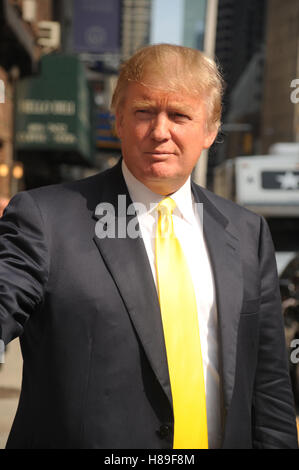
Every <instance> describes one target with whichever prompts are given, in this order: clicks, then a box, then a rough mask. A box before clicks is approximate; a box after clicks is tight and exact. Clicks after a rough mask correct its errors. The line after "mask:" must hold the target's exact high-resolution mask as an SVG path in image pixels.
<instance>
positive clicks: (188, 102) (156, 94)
mask: <svg viewBox="0 0 299 470" xmlns="http://www.w3.org/2000/svg"><path fill="white" fill-rule="evenodd" d="M202 102H203V101H202V99H201V98H200V97H199V96H198V95H195V94H189V93H186V92H185V91H183V90H178V91H176V92H174V91H169V90H167V86H163V84H153V85H143V84H140V83H137V82H131V83H129V84H128V88H127V90H126V98H125V103H126V104H127V105H129V106H130V107H131V106H132V107H134V106H142V105H144V106H155V107H159V108H160V107H162V108H163V107H172V108H182V109H183V108H184V109H188V108H189V109H190V110H194V111H195V110H198V109H199V108H201V107H202Z"/></svg>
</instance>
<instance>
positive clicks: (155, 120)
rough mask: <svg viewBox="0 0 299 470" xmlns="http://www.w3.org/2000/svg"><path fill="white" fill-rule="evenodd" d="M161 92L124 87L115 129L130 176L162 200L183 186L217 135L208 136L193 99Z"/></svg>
mask: <svg viewBox="0 0 299 470" xmlns="http://www.w3.org/2000/svg"><path fill="white" fill-rule="evenodd" d="M156 85H158V86H159V83H158V84H156V83H155V86H156ZM161 88H162V87H159V89H157V88H151V87H146V86H144V85H141V84H139V83H135V82H132V83H129V85H128V87H127V90H126V95H125V102H124V104H123V106H122V107H121V108H120V109H119V110H118V112H117V113H116V126H117V132H118V135H119V137H120V139H121V142H122V155H123V159H124V161H125V163H126V165H127V167H128V168H129V170H130V171H131V173H132V174H133V175H134V176H135V178H137V179H138V180H139V181H141V182H142V183H143V184H145V185H146V186H147V187H148V188H149V189H151V190H152V191H153V192H155V193H157V194H161V195H167V194H171V193H173V192H175V191H177V190H178V189H179V188H180V187H181V186H182V185H183V184H184V183H185V181H186V180H187V178H188V176H189V175H190V174H191V172H192V170H193V168H194V166H195V164H196V162H197V160H198V158H199V157H200V154H201V151H202V149H205V148H208V147H210V145H211V144H212V143H213V141H214V139H215V137H216V134H217V131H216V130H215V131H213V132H208V131H207V127H208V126H207V124H206V122H207V121H206V109H205V105H204V103H203V100H201V99H200V98H199V97H198V96H194V95H191V94H190V95H189V94H185V93H168V92H164V91H162V90H161Z"/></svg>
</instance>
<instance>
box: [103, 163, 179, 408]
mask: <svg viewBox="0 0 299 470" xmlns="http://www.w3.org/2000/svg"><path fill="white" fill-rule="evenodd" d="M111 188H116V190H115V191H111ZM118 195H125V196H126V204H125V205H126V207H125V212H126V210H127V207H128V206H129V205H130V204H131V199H130V196H129V193H128V190H127V187H126V184H125V182H124V179H123V176H122V172H121V168H120V165H118V166H117V167H115V168H114V169H113V170H112V174H111V178H109V179H106V181H105V187H104V188H103V190H102V195H101V201H103V202H106V203H107V202H108V203H109V204H112V205H113V207H114V208H117V207H118V204H117V203H118ZM135 216H136V214H133V215H128V216H126V223H130V222H131V223H134V220H133V219H134V217H135ZM123 217H124V214H123V213H122V214H120V213H118V212H117V209H116V212H115V226H116V227H117V226H118V223H123V222H124V220H123ZM135 221H137V220H136V219H135ZM98 223H101V222H100V221H98ZM122 227H123V225H122ZM94 241H95V243H96V245H97V247H98V249H99V251H100V253H101V256H102V257H103V259H104V261H105V264H106V266H107V269H108V270H109V272H110V274H111V275H112V277H113V279H114V282H115V284H116V285H117V287H118V290H119V293H120V295H121V297H122V299H123V302H124V304H125V306H126V308H127V311H128V313H129V315H130V318H131V321H132V323H133V326H134V328H135V330H136V333H137V335H138V337H139V340H140V342H141V344H142V346H143V349H144V351H145V354H146V356H147V358H148V360H149V363H150V365H151V367H152V369H153V371H154V373H155V375H156V377H157V379H158V381H159V382H160V385H161V386H162V388H163V390H164V392H165V393H166V395H167V397H168V399H169V402H170V404H172V398H171V389H170V381H169V374H168V366H167V359H166V349H165V343H164V335H163V327H162V321H161V313H160V306H159V300H158V296H157V291H156V287H155V283H154V280H153V276H152V272H151V268H150V265H149V262H148V258H147V254H146V250H145V247H144V243H143V240H142V238H140V237H137V238H130V237H129V236H125V237H123V238H117V237H116V238H107V237H106V238H98V237H97V236H96V235H95V237H94ZM132 260H134V262H132Z"/></svg>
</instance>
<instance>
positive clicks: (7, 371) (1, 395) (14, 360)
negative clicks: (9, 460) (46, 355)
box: [0, 339, 22, 449]
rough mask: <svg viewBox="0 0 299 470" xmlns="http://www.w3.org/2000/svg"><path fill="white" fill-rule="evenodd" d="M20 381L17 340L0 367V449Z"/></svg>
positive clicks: (13, 342)
mask: <svg viewBox="0 0 299 470" xmlns="http://www.w3.org/2000/svg"><path fill="white" fill-rule="evenodd" d="M21 380H22V356H21V351H20V346H19V340H18V339H16V340H14V341H12V342H11V343H10V344H9V346H8V348H7V350H6V352H5V363H4V364H1V365H0V417H1V418H0V449H3V448H4V447H5V444H6V441H7V437H8V434H9V431H10V428H11V425H12V422H13V419H14V416H15V413H16V410H17V405H18V400H19V395H20V388H21Z"/></svg>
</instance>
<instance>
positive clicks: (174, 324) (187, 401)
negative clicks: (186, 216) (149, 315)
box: [156, 197, 208, 449]
mask: <svg viewBox="0 0 299 470" xmlns="http://www.w3.org/2000/svg"><path fill="white" fill-rule="evenodd" d="M175 205H176V204H175V202H174V201H173V200H172V199H171V198H169V197H167V198H165V199H163V200H162V201H161V202H160V204H159V205H158V208H157V209H158V212H159V218H158V225H157V233H156V269H157V283H158V293H159V300H160V308H161V314H162V323H163V330H164V338H165V345H166V353H167V362H168V369H169V376H170V384H171V392H172V401H173V412H174V441H173V448H174V449H207V448H208V431H207V416H206V397H205V385H204V374H203V363H202V355H201V346H200V336H199V328H198V318H197V307H196V299H195V292H194V287H193V283H192V279H191V275H190V272H189V269H188V266H187V263H186V260H185V257H184V254H183V251H182V248H181V246H180V243H179V241H178V239H177V238H176V236H175V233H174V230H173V220H172V212H173V210H174V208H175Z"/></svg>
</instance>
